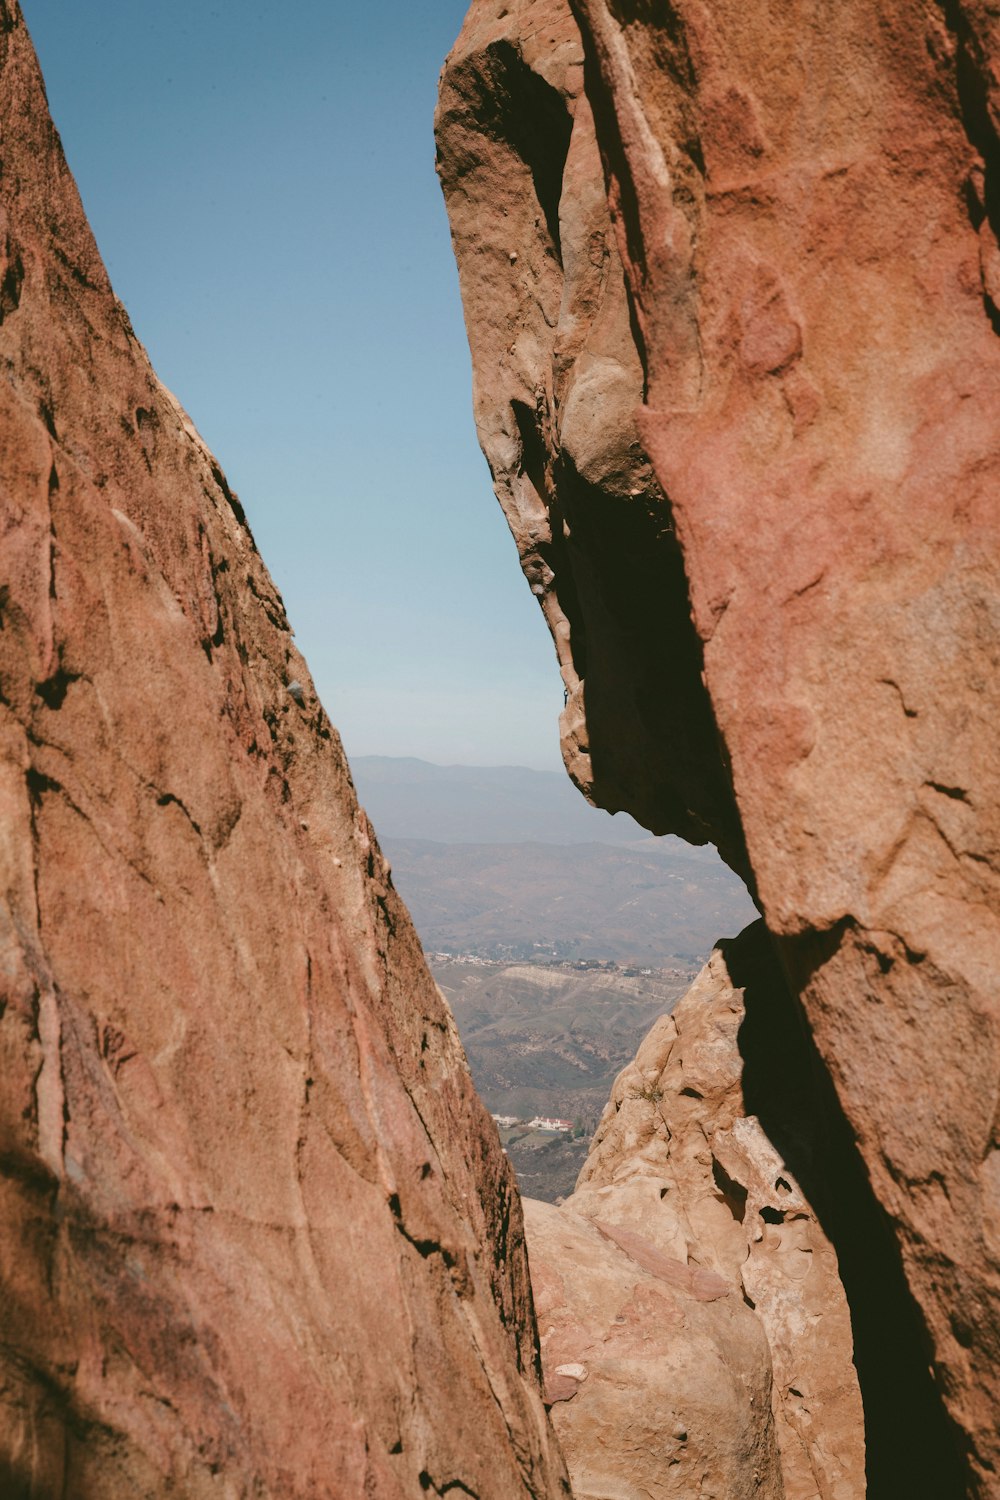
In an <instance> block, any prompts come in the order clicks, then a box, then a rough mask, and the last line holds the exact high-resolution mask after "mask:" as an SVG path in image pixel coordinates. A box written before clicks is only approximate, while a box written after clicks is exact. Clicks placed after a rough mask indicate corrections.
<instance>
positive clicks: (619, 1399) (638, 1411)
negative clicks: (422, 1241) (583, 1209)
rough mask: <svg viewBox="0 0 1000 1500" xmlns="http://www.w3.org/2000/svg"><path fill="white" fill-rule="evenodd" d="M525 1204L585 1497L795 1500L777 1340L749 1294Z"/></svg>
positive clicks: (558, 1412) (547, 1352)
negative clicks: (748, 1303) (788, 1491)
mask: <svg viewBox="0 0 1000 1500" xmlns="http://www.w3.org/2000/svg"><path fill="white" fill-rule="evenodd" d="M523 1206H524V1215H525V1226H526V1229H527V1232H528V1250H529V1257H530V1261H531V1278H532V1286H533V1288H534V1292H535V1299H536V1307H537V1310H538V1324H539V1333H540V1336H541V1343H542V1359H543V1361H544V1365H545V1374H546V1381H545V1395H546V1401H547V1402H549V1403H550V1405H551V1410H552V1420H553V1422H554V1424H555V1428H556V1431H557V1432H558V1434H559V1437H560V1440H561V1441H562V1444H563V1447H564V1450H565V1453H566V1455H567V1462H568V1464H569V1469H570V1477H571V1479H572V1482H573V1494H574V1495H575V1496H576V1497H577V1500H608V1497H609V1496H614V1497H615V1500H672V1497H676V1500H686V1497H688V1496H690V1495H693V1494H703V1495H718V1496H725V1497H726V1500H783V1496H784V1490H783V1489H782V1483H781V1468H780V1464H779V1462H778V1455H777V1446H776V1443H775V1437H774V1422H773V1418H772V1415H771V1400H770V1395H771V1389H770V1388H771V1368H770V1360H769V1357H768V1349H767V1341H766V1339H765V1338H764V1334H763V1330H762V1328H761V1326H760V1324H759V1322H758V1321H757V1319H756V1318H755V1317H754V1316H753V1314H752V1313H751V1312H750V1310H749V1309H748V1308H747V1307H745V1306H744V1304H743V1302H742V1300H741V1299H740V1297H739V1295H738V1293H737V1292H736V1291H735V1289H733V1288H732V1287H731V1286H729V1285H728V1284H727V1283H726V1282H725V1281H723V1280H722V1279H721V1278H720V1277H718V1276H715V1275H714V1274H712V1273H711V1272H709V1271H704V1270H700V1271H699V1270H692V1269H691V1268H690V1267H688V1266H687V1265H686V1264H685V1263H684V1262H683V1261H678V1260H674V1259H672V1258H671V1257H670V1256H667V1255H664V1254H663V1253H662V1252H660V1251H658V1250H657V1249H656V1247H655V1246H654V1245H652V1244H651V1243H650V1242H649V1241H647V1240H644V1239H643V1238H642V1237H641V1236H639V1235H636V1234H634V1233H632V1234H630V1233H629V1232H628V1231H619V1230H616V1229H615V1228H614V1227H613V1226H610V1225H608V1226H605V1225H601V1224H600V1223H596V1224H595V1223H592V1222H590V1221H589V1220H587V1219H586V1218H583V1217H581V1216H580V1215H578V1214H576V1213H574V1212H573V1211H572V1209H571V1208H570V1207H567V1206H562V1207H556V1206H555V1205H553V1204H550V1203H538V1202H535V1201H533V1200H532V1199H525V1200H524V1205H523Z"/></svg>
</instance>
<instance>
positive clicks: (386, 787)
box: [351, 755, 649, 844]
mask: <svg viewBox="0 0 1000 1500" xmlns="http://www.w3.org/2000/svg"><path fill="white" fill-rule="evenodd" d="M351 771H352V774H353V776H354V782H355V785H356V787H357V790H358V797H359V798H360V800H361V802H362V804H363V806H364V807H365V810H366V811H367V813H368V816H369V817H370V818H371V820H372V823H373V824H374V825H375V830H376V832H377V833H378V836H379V839H380V840H382V839H389V838H395V839H433V840H434V841H435V842H437V843H440V844H521V843H528V842H532V843H538V844H592V843H603V844H631V843H637V842H639V841H640V840H645V839H648V838H649V834H648V832H647V831H646V829H645V828H640V826H639V824H638V823H636V822H634V821H633V819H632V818H630V817H629V816H628V814H627V813H618V814H616V815H615V816H614V817H612V816H611V815H610V813H606V812H603V811H601V810H600V809H599V808H596V807H591V806H590V804H589V803H588V802H586V801H585V800H584V798H583V797H582V796H581V795H580V793H579V792H578V791H577V789H576V787H575V786H574V785H573V783H572V782H571V781H570V779H569V777H568V776H566V775H565V774H564V773H563V772H561V771H530V770H528V769H527V768H526V767H524V766H435V765H432V764H431V763H430V762H429V761H426V760H412V759H407V758H397V757H395V756H389V755H359V756H355V757H353V758H352V760H351Z"/></svg>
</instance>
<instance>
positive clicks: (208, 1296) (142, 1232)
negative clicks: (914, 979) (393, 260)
mask: <svg viewBox="0 0 1000 1500" xmlns="http://www.w3.org/2000/svg"><path fill="white" fill-rule="evenodd" d="M0 141H2V147H0V155H2V158H3V163H2V175H0V413H2V416H0V420H2V427H3V442H2V443H0V525H2V548H0V559H2V565H3V576H2V580H0V583H2V587H0V807H2V812H3V816H2V819H0V891H2V901H0V972H2V985H3V989H2V996H0V1070H2V1076H3V1087H2V1090H0V1492H2V1493H3V1495H4V1496H11V1497H14V1496H18V1497H20V1496H25V1497H27V1496H30V1497H32V1500H55V1497H56V1496H60V1497H68V1500H93V1497H96V1496H100V1497H101V1500H119V1497H121V1500H124V1497H128V1500H135V1497H150V1500H152V1497H157V1500H159V1497H162V1496H165V1495H183V1496H185V1497H190V1500H197V1497H202V1496H205V1497H207V1496H226V1497H232V1500H236V1497H244V1496H250V1495H255V1496H264V1495H269V1496H283V1497H284V1496H288V1497H306V1496H310V1497H318V1496H338V1497H339V1496H343V1497H345V1500H347V1497H350V1500H354V1497H357V1496H361V1495H365V1496H372V1497H379V1500H389V1497H393V1500H403V1497H406V1500H410V1497H412V1496H414V1495H417V1494H421V1493H431V1494H443V1493H445V1492H448V1493H453V1492H455V1491H456V1490H461V1491H462V1492H463V1493H474V1494H477V1495H479V1496H482V1497H486V1496H493V1497H496V1500H509V1497H511V1496H525V1497H527V1496H555V1495H557V1494H564V1493H566V1488H565V1483H564V1470H563V1467H562V1463H561V1460H560V1458H559V1456H558V1451H557V1450H556V1448H555V1446H554V1444H553V1443H552V1440H551V1430H550V1428H549V1427H548V1423H547V1420H546V1418H545V1415H544V1409H543V1406H542V1400H541V1392H540V1389H539V1370H538V1363H537V1345H536V1340H535V1331H534V1320H533V1314H532V1307H531V1298H530V1290H529V1285H528V1277H527V1265H526V1260H525V1253H524V1243H523V1229H522V1221H521V1215H520V1208H519V1204H518V1199H517V1195H516V1191H515V1188H514V1185H513V1181H512V1177H511V1173H510V1171H509V1169H508V1167H507V1165H506V1163H505V1161H504V1159H503V1156H502V1154H501V1151H500V1148H499V1143H498V1141H497V1138H496V1133H495V1131H494V1129H493V1127H492V1124H491V1122H490V1121H489V1120H488V1118H487V1117H486V1115H485V1114H484V1112H483V1110H482V1108H481V1106H480V1105H479V1104H478V1102H477V1100H476V1098H475V1096H474V1094H473V1091H472V1086H471V1083H470V1080H469V1075H468V1071H467V1068H466V1064H465V1060H464V1056H463V1053H462V1049H461V1046H460V1044H459V1042H458V1039H457V1036H456V1033H455V1030H454V1026H453V1024H452V1021H451V1018H450V1015H449V1013H448V1010H447V1008H446V1006H445V1005H444V1004H443V1003H442V1001H441V999H440V997H439V995H438V993H437V991H436V989H435V986H434V984H433V982H432V981H431V979H430V977H429V975H428V973H427V970H426V968H425V965H424V961H423V958H422V955H421V953H420V949H419V946H418V944H417V941H416V938H415V936H414V933H413V931H412V928H411V926H410V922H409V919H408V917H407V914H406V912H405V910H404V909H403V907H402V905H401V903H400V901H399V899H398V897H397V896H396V894H395V892H394V890H393V888H392V883H391V880H390V877H389V872H388V869H387V867H386V865H385V862H384V861H383V859H382V857H381V855H380V853H379V850H378V847H377V845H376V843H375V842H374V839H373V836H372V833H371V829H370V827H369V825H368V822H367V819H366V818H365V816H364V813H363V812H361V811H360V810H359V808H358V806H357V803H356V800H355V797H354V792H353V789H352V785H351V780H350V776H349V773H348V769H347V765H346V762H345V759H344V755H343V752H342V750H341V747H340V744H339V741H338V737H337V734H336V732H335V731H334V730H333V729H332V728H331V726H330V723H329V721H328V719H327V717H326V715H325V713H324V712H323V709H322V708H321V706H320V704H319V703H318V701H317V699H316V695H315V692H314V690H313V687H312V684H311V682H310V678H309V674H308V672H307V670H306V667H305V664H304V662H303V661H302V659H301V658H300V657H299V655H298V653H297V652H296V650H295V647H294V645H293V642H292V637H291V632H290V630H289V627H288V624H287V621H286V618H285V613H284V609H283V607H282V603H281V600H280V598H279V597H278V594H277V593H276V591H275V589H274V586H273V584H272V583H271V581H270V579H269V577H268V575H267V573H266V571H265V569H264V567H263V564H262V563H261V560H260V558H259V557H258V555H257V552H256V550H255V548H254V544H253V541H252V538H251V536H250V533H249V531H248V529H247V526H246V523H245V520H244V517H243V513H242V511H241V509H240V505H239V502H238V500H237V498H236V496H235V495H233V494H232V493H231V492H230V490H229V488H228V487H227V484H226V481H225V479H224V477H223V475H222V473H221V471H220V469H219V468H218V466H217V464H216V463H215V461H214V459H213V458H212V456H211V455H210V454H209V453H208V452H207V451H206V449H205V448H204V445H203V444H202V443H201V441H200V440H199V438H198V435H197V433H196V432H195V431H194V429H193V427H192V426H191V423H190V422H189V421H188V419H187V418H186V416H185V414H184V413H183V411H182V410H181V409H180V407H179V406H178V404H177V402H176V401H175V400H173V398H172V397H171V396H170V395H169V393H168V392H166V391H165V390H164V389H163V388H162V386H160V385H159V383H158V382H157V380H156V378H155V376H154V375H153V373H152V371H151V369H150V366H149V363H148V360H147V359H146V356H145V354H144V351H143V349H142V347H141V346H140V345H139V343H138V342H137V341H136V339H135V336H134V334H133V332H132V330H131V327H130V326H129V322H128V319H127V317H126V315H125V313H124V310H123V309H122V308H121V307H120V306H119V304H118V303H117V302H116V300H115V298H114V295H113V293H112V291H111V288H110V286H109V284H108V279H107V276H106V273H105V270H104V268H103V266H102V264H101V261H100V258H99V256H98V253H97V250H96V248H95V246H94V243H93V240H92V238H91V235H90V232H89V230H88V227H87V224H86V221H85V218H84V215H83V212H82V210H81V207H80V204H79V200H78V197H77V194H76V190H75V188H74V185H73V183H72V180H71V178H70V176H69V173H68V171H67V168H66V165H65V161H64V159H63V155H62V151H61V148H60V145H59V141H58V138H57V136H56V133H55V131H54V129H53V126H52V124H51V121H50V119H49V115H48V111H47V108H46V103H45V97H44V92H43V88H42V83H41V79H40V77H39V74H38V70H37V66H36V62H35V58H34V55H33V52H32V49H31V46H30V42H29V40H28V37H27V35H26V32H25V28H24V24H23V20H22V16H21V13H20V10H19V8H18V6H17V4H16V3H14V0H0Z"/></svg>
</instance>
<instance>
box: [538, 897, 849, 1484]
mask: <svg viewBox="0 0 1000 1500" xmlns="http://www.w3.org/2000/svg"><path fill="white" fill-rule="evenodd" d="M748 1006H750V1007H752V1016H748V1014H747V1007H748ZM809 1074H810V1061H809V1056H808V1051H807V1049H806V1048H805V1046H804V1045H803V1041H802V1039H801V1037H800V1036H799V1035H798V1033H797V1028H796V1026H795V1020H794V1015H793V1013H792V1011H791V1006H790V1005H789V1003H788V997H787V991H786V987H785V984H784V982H783V979H782V976H781V974H780V973H779V972H777V970H776V967H775V965H774V961H773V958H772V956H771V954H770V951H769V947H768V943H767V935H766V933H765V932H764V930H763V924H762V923H757V924H755V925H754V926H753V927H751V928H748V929H747V931H746V932H745V933H743V934H742V935H741V936H740V937H739V938H738V939H736V940H735V941H733V942H731V943H722V944H720V945H719V947H718V948H717V949H716V951H715V952H714V953H713V955H712V957H711V959H710V960H709V962H708V964H707V965H706V966H705V968H704V969H703V971H702V973H701V974H700V975H699V976H698V978H697V979H696V981H695V983H694V984H693V985H692V987H691V989H690V990H689V991H688V993H687V995H685V997H684V999H683V1000H682V1001H681V1002H680V1004H679V1005H678V1006H677V1007H676V1009H675V1010H674V1011H673V1012H672V1014H670V1015H667V1016H664V1017H663V1018H662V1019H661V1020H660V1021H658V1022H657V1023H656V1025H655V1026H654V1027H653V1029H652V1030H651V1031H650V1033H649V1035H648V1036H647V1037H646V1039H645V1041H644V1042H643V1044H642V1046H641V1047H640V1048H639V1051H638V1053H637V1055H636V1058H635V1061H634V1062H633V1063H631V1064H629V1066H628V1067H627V1068H625V1069H624V1070H623V1071H622V1073H621V1074H620V1075H619V1077H618V1078H617V1080H616V1082H615V1086H614V1090H613V1092H612V1096H611V1100H610V1102H609V1104H608V1107H607V1109H606V1110H605V1112H604V1115H603V1118H602V1120H601V1123H600V1125H599V1127H598V1130H597V1134H596V1135H595V1137H594V1141H593V1145H592V1147H591V1151H590V1155H589V1156H588V1158H587V1161H586V1163H585V1165H584V1167H583V1170H582V1172H581V1173H580V1179H579V1181H578V1183H577V1186H576V1191H575V1192H574V1193H573V1195H572V1196H571V1197H570V1198H569V1199H567V1200H566V1204H565V1206H566V1208H567V1209H569V1210H572V1211H574V1212H575V1213H577V1214H581V1215H584V1216H585V1217H587V1218H589V1219H592V1220H595V1221H600V1222H601V1223H603V1224H605V1225H611V1226H614V1227H616V1228H618V1229H624V1230H626V1231H628V1232H630V1233H635V1234H639V1235H641V1236H643V1238H644V1239H645V1240H646V1241H647V1242H648V1243H650V1244H652V1245H654V1246H656V1247H657V1248H658V1249H659V1250H660V1251H661V1252H662V1253H663V1254H665V1255H668V1256H671V1257H672V1258H673V1259H674V1260H675V1261H676V1262H679V1263H680V1264H682V1265H684V1266H689V1267H702V1268H704V1269H705V1270H707V1271H710V1272H714V1273H715V1274H716V1275H718V1276H719V1277H721V1278H722V1279H723V1284H724V1285H725V1286H727V1287H728V1288H730V1289H731V1290H732V1291H733V1292H734V1293H735V1294H736V1295H742V1297H743V1299H744V1300H745V1301H746V1302H747V1303H748V1304H749V1306H750V1307H752V1308H754V1310H755V1312H756V1315H757V1317H758V1318H759V1319H760V1321H761V1323H762V1325H763V1328H764V1331H765V1333H766V1335H767V1342H768V1346H769V1349H770V1354H771V1360H772V1363H773V1367H774V1413H775V1419H776V1432H777V1438H778V1443H779V1446H780V1451H781V1468H782V1474H783V1478H784V1493H785V1497H786V1500H820V1497H822V1500H855V1497H856V1496H858V1495H861V1494H863V1493H864V1487H865V1477H864V1476H865V1452H864V1420H863V1415H862V1411H861V1396H860V1392H859V1390H858V1380H857V1372H856V1370H855V1368H854V1364H853V1359H852V1356H853V1342H852V1337H851V1322H850V1315H849V1312H848V1307H847V1299H846V1297H845V1295H844V1289H843V1286H842V1284H841V1280H840V1275H839V1269H838V1265H837V1257H836V1254H835V1252H834V1250H833V1248H832V1246H831V1244H830V1241H829V1239H828V1237H827V1235H826V1233H825V1231H824V1229H823V1226H822V1225H821V1223H820V1221H819V1219H818V1217H817V1214H816V1211H815V1210H814V1208H813V1206H812V1204H811V1203H810V1201H809V1198H808V1197H807V1194H806V1191H805V1190H804V1189H805V1187H806V1184H807V1183H808V1184H810V1185H811V1182H812V1181H813V1180H815V1179H816V1177H817V1171H818V1170H819V1169H820V1164H821V1161H822V1153H823V1130H822V1119H821V1116H820V1114H819V1112H818V1111H817V1110H816V1109H815V1107H814V1104H813V1100H812V1097H811V1089H810V1086H809V1085H810V1078H809ZM790 1079H791V1080H796V1081H794V1082H792V1083H791V1086H789V1080H790ZM748 1096H749V1097H752V1098H754V1099H755V1100H757V1099H759V1100H760V1102H761V1107H762V1109H763V1111H764V1114H765V1120H763V1121H762V1120H761V1118H759V1117H758V1116H757V1115H756V1114H755V1113H754V1112H753V1109H752V1107H751V1106H750V1104H749V1103H748ZM776 1102H777V1103H778V1104H779V1105H781V1104H784V1105H785V1109H784V1112H783V1113H781V1114H778V1113H776V1112H775V1104H776ZM789 1104H791V1105H792V1107H788V1106H789ZM529 1234H530V1223H529ZM529 1252H530V1253H531V1254H532V1256H533V1254H534V1247H533V1241H532V1240H530V1239H529ZM532 1264H534V1261H532ZM543 1357H544V1345H543ZM557 1425H558V1424H557ZM564 1446H565V1450H566V1453H567V1457H568V1461H569V1463H570V1465H571V1466H572V1463H573V1448H572V1445H571V1443H570V1442H569V1439H568V1438H567V1439H566V1440H565V1442H564Z"/></svg>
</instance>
